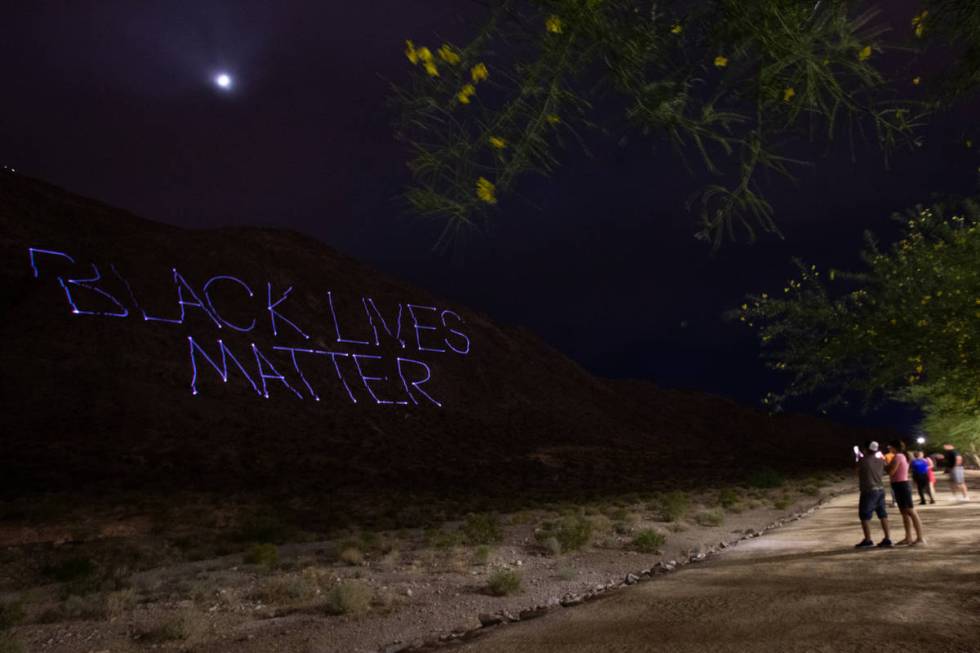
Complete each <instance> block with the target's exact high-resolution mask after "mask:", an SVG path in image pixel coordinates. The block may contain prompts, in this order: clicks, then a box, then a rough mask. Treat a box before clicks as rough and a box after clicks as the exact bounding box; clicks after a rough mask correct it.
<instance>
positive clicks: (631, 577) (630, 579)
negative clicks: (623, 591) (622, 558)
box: [626, 574, 640, 585]
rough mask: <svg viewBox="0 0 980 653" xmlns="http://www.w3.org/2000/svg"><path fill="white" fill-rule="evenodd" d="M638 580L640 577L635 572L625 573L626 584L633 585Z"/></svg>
mask: <svg viewBox="0 0 980 653" xmlns="http://www.w3.org/2000/svg"><path fill="white" fill-rule="evenodd" d="M639 580H640V577H639V576H637V575H636V574H626V584H627V585H635V584H636V583H638V582H639Z"/></svg>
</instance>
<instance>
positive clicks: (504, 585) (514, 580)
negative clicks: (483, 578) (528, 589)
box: [487, 569, 521, 596]
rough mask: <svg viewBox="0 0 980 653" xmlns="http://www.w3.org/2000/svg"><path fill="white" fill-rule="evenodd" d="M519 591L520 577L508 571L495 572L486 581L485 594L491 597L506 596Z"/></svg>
mask: <svg viewBox="0 0 980 653" xmlns="http://www.w3.org/2000/svg"><path fill="white" fill-rule="evenodd" d="M519 589H521V575H520V574H519V573H517V572H516V571H512V570H510V569H500V570H499V571H495V572H494V573H493V574H491V575H490V578H489V579H487V592H489V593H490V594H492V595H493V596H507V595H508V594H513V593H514V592H516V591H518V590H519Z"/></svg>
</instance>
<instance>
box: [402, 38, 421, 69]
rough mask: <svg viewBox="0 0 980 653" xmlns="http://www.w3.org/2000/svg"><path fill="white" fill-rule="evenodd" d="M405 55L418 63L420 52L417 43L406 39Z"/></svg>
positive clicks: (414, 62)
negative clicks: (416, 46) (416, 48)
mask: <svg viewBox="0 0 980 653" xmlns="http://www.w3.org/2000/svg"><path fill="white" fill-rule="evenodd" d="M405 56H406V57H408V60H409V61H411V62H412V64H417V63H418V62H419V53H418V52H417V51H416V50H415V44H414V43H412V42H411V41H405Z"/></svg>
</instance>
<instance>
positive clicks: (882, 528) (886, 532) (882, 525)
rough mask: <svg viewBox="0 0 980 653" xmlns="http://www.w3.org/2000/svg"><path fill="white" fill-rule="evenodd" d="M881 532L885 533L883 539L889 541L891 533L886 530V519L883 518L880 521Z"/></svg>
mask: <svg viewBox="0 0 980 653" xmlns="http://www.w3.org/2000/svg"><path fill="white" fill-rule="evenodd" d="M881 530H883V531H885V537H887V538H888V539H889V540H890V539H892V535H891V531H889V530H888V518H887V517H885V518H884V519H882V520H881Z"/></svg>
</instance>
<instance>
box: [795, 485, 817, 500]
mask: <svg viewBox="0 0 980 653" xmlns="http://www.w3.org/2000/svg"><path fill="white" fill-rule="evenodd" d="M800 492H802V493H803V494H805V495H807V496H808V497H815V496H817V495H818V494H820V488H818V487H817V486H816V485H804V486H803V487H802V488H800Z"/></svg>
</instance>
